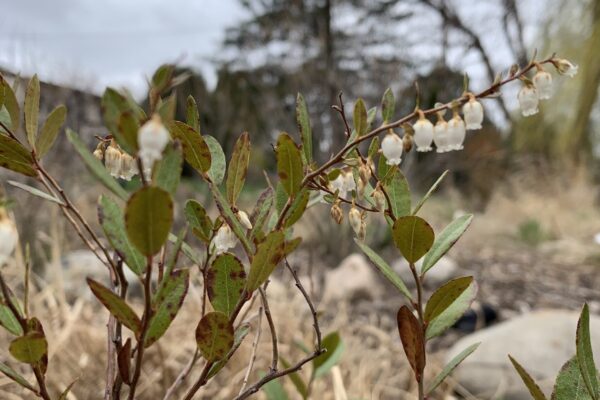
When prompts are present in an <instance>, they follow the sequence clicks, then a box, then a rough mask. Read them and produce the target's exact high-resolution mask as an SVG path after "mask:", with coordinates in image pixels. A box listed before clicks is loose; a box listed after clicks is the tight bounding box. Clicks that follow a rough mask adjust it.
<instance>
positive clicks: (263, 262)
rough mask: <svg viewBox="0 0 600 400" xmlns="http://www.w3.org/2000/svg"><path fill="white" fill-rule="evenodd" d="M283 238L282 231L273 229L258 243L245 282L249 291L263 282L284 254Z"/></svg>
mask: <svg viewBox="0 0 600 400" xmlns="http://www.w3.org/2000/svg"><path fill="white" fill-rule="evenodd" d="M284 240H285V235H284V234H283V232H282V231H274V232H271V233H269V234H268V235H267V236H266V237H265V240H264V241H263V242H261V243H260V244H259V245H258V247H257V249H256V254H255V255H254V257H253V258H252V263H251V264H250V272H249V273H248V281H247V282H246V289H247V290H248V292H249V293H252V292H253V291H255V290H256V289H258V288H259V286H260V285H262V284H263V283H265V281H266V280H267V279H268V278H269V276H270V275H271V273H272V272H273V270H274V269H275V267H276V266H277V264H279V262H280V261H281V260H282V259H283V257H284V256H285V252H284Z"/></svg>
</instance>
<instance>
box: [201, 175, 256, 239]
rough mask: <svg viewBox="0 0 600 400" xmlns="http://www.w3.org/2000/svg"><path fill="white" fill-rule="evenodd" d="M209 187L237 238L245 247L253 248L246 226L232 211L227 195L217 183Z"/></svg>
mask: <svg viewBox="0 0 600 400" xmlns="http://www.w3.org/2000/svg"><path fill="white" fill-rule="evenodd" d="M209 187H210V191H211V193H212V195H213V198H214V200H215V203H216V204H217V208H218V209H219V212H220V213H221V215H223V216H225V217H226V218H227V222H228V223H229V226H230V227H231V229H232V230H233V232H234V233H235V235H236V236H237V238H238V239H239V240H240V242H242V244H243V245H244V247H245V248H246V249H252V243H250V241H249V240H248V237H247V236H246V228H245V227H243V226H242V224H241V223H240V221H239V220H238V219H237V217H236V216H235V215H234V214H233V211H231V205H230V204H229V203H228V202H227V200H226V199H225V197H223V194H222V193H221V191H220V190H219V188H218V187H216V186H215V185H209Z"/></svg>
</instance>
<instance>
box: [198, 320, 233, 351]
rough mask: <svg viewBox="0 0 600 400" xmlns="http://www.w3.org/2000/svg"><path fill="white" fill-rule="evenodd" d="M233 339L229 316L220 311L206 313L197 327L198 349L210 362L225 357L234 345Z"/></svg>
mask: <svg viewBox="0 0 600 400" xmlns="http://www.w3.org/2000/svg"><path fill="white" fill-rule="evenodd" d="M233 339H234V337H233V326H232V325H231V323H230V322H229V317H227V315H225V314H223V313H221V312H218V311H215V312H210V313H208V314H206V315H205V316H204V318H202V319H201V320H200V323H199V324H198V327H197V328H196V343H197V344H198V349H199V350H200V353H202V356H204V358H205V359H206V360H207V361H208V362H215V361H218V360H220V359H222V358H223V357H225V356H226V355H227V353H228V352H229V350H230V349H231V348H232V347H233Z"/></svg>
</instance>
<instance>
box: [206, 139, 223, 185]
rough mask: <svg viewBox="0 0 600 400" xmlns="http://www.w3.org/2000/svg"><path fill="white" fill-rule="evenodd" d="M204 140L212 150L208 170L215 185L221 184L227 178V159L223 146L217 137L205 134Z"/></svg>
mask: <svg viewBox="0 0 600 400" xmlns="http://www.w3.org/2000/svg"><path fill="white" fill-rule="evenodd" d="M203 137H204V141H205V142H206V145H207V146H208V149H209V150H210V157H211V161H210V169H209V170H208V176H209V178H210V180H211V181H212V182H213V183H214V184H215V185H220V184H221V182H223V178H225V169H226V160H225V153H223V148H222V147H221V145H220V144H219V142H218V141H217V139H215V138H214V137H212V136H210V135H204V136H203Z"/></svg>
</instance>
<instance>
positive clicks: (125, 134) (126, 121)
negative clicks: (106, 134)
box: [112, 110, 140, 156]
mask: <svg viewBox="0 0 600 400" xmlns="http://www.w3.org/2000/svg"><path fill="white" fill-rule="evenodd" d="M139 130H140V121H139V120H138V119H137V117H136V116H135V115H134V114H133V112H132V111H130V110H127V111H123V112H122V113H120V114H119V117H118V119H117V129H116V130H115V131H114V132H112V133H113V136H114V137H115V139H116V140H117V143H118V144H119V146H121V148H122V149H123V150H125V151H126V152H127V153H129V154H130V155H132V156H135V154H136V153H137V151H138V132H139Z"/></svg>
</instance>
